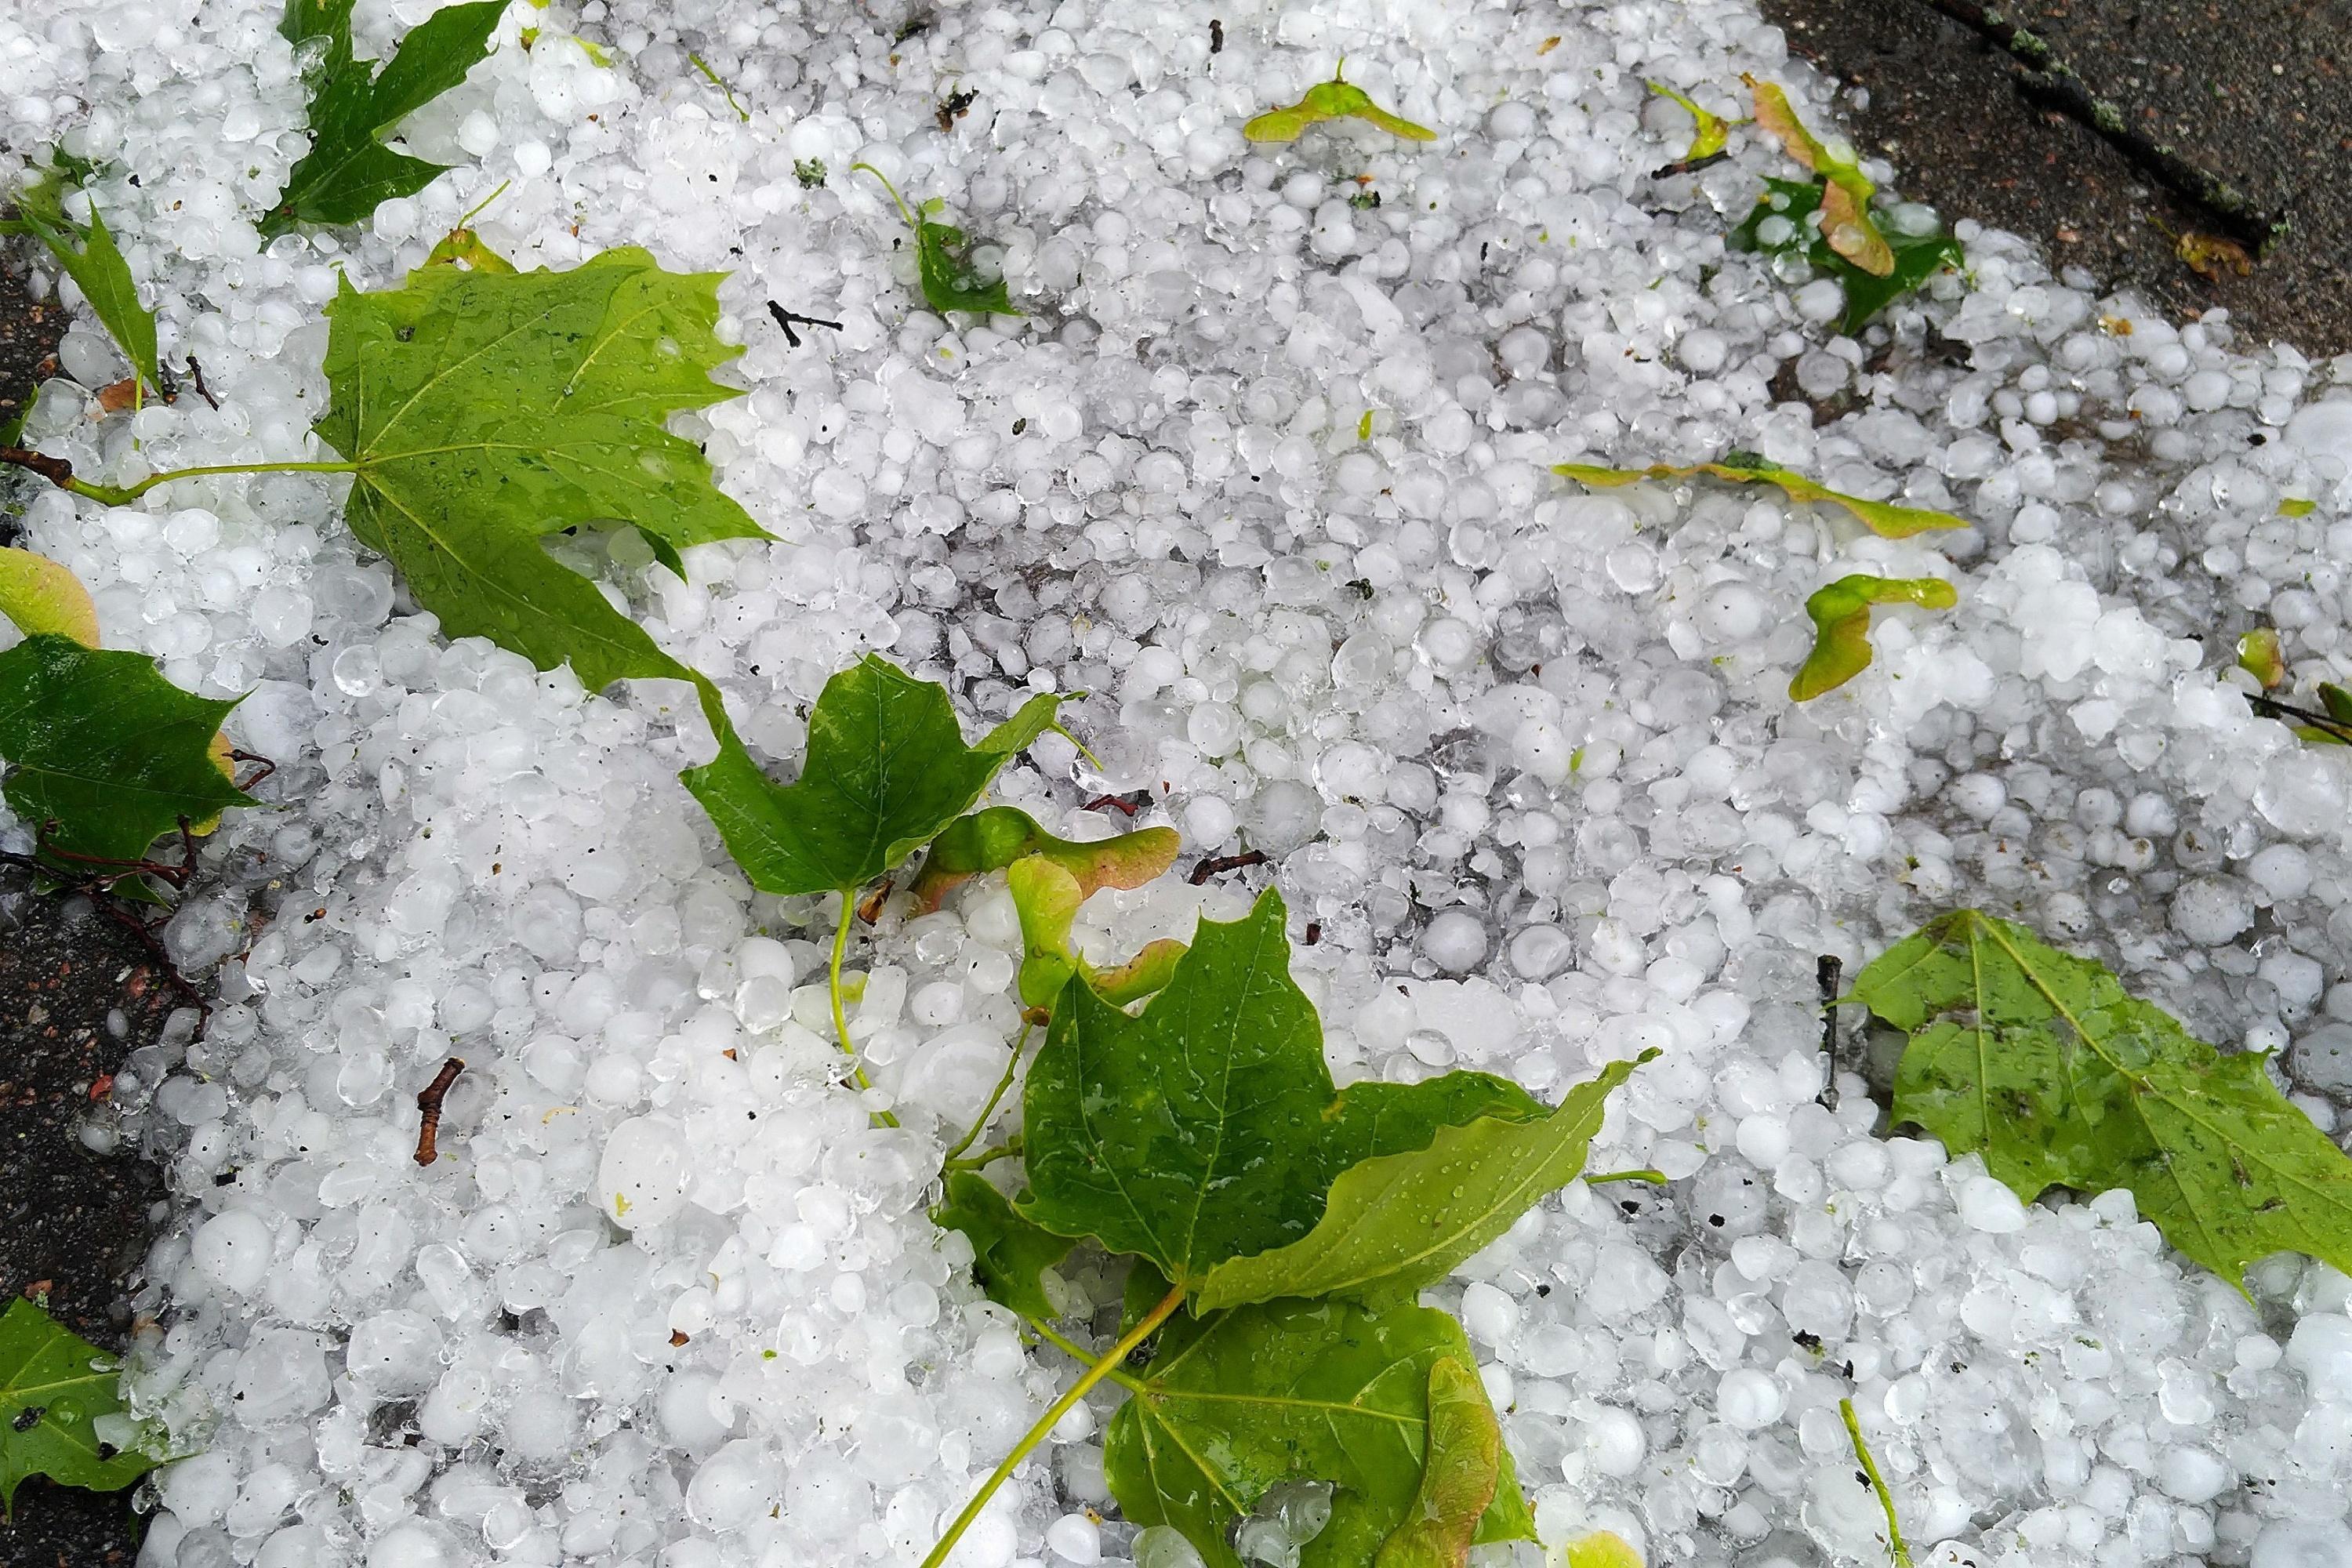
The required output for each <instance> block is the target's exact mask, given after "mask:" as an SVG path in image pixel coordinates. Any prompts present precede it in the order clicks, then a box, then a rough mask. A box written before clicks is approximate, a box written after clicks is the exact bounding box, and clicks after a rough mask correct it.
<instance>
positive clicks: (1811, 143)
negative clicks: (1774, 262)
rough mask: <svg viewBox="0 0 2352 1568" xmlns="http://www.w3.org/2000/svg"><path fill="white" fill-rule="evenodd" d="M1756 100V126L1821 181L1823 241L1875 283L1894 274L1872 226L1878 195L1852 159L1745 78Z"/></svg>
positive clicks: (1780, 98)
mask: <svg viewBox="0 0 2352 1568" xmlns="http://www.w3.org/2000/svg"><path fill="white" fill-rule="evenodd" d="M1740 80H1742V81H1744V82H1746V83H1747V84H1748V90H1749V91H1750V92H1752V93H1753V94H1754V95H1755V101H1756V123H1757V124H1759V125H1760V126H1762V127H1763V128H1764V129H1765V130H1766V131H1768V132H1770V133H1771V135H1772V137H1773V139H1774V140H1775V141H1777V142H1780V145H1781V147H1782V149H1783V150H1785V151H1786V152H1787V153H1788V154H1789V156H1790V157H1791V158H1793V159H1795V160H1796V161H1797V162H1798V163H1802V164H1803V165H1804V166H1805V167H1806V168H1808V169H1810V170H1811V171H1812V172H1813V173H1814V174H1819V175H1821V176H1822V179H1823V180H1824V181H1826V182H1827V184H1825V185H1824V186H1823V187H1822V237H1823V238H1824V239H1826V240H1827V241H1828V242H1829V247H1830V248H1831V249H1832V250H1833V251H1835V252H1837V254H1838V255H1840V256H1843V257H1844V258H1846V259H1847V260H1848V261H1851V262H1853V264H1854V265H1855V266H1856V267H1858V268H1862V270H1864V272H1867V273H1870V274H1871V275H1873V276H1874V277H1878V278H1884V277H1885V276H1887V275H1888V274H1889V273H1891V272H1893V271H1894V270H1895V253H1894V251H1893V250H1891V249H1890V248H1888V247H1887V243H1886V237H1885V236H1884V235H1882V234H1880V233H1879V232H1878V226H1877V225H1876V224H1874V223H1873V222H1872V221H1871V217H1870V198H1871V197H1872V195H1874V194H1875V193H1876V191H1877V189H1878V187H1877V186H1875V185H1874V184H1871V183H1870V177H1869V176H1868V175H1866V174H1864V173H1863V172H1862V169H1861V166H1860V165H1859V164H1857V163H1855V162H1854V161H1853V158H1852V157H1851V156H1849V155H1847V154H1845V153H1841V152H1839V151H1838V150H1836V149H1834V148H1832V147H1831V146H1829V145H1828V144H1827V143H1825V142H1822V140H1821V139H1820V138H1819V137H1817V136H1815V135H1814V134H1813V133H1812V132H1810V131H1808V130H1806V129H1805V126H1804V122H1803V121H1801V120H1799V119H1798V118H1797V111H1796V110H1795V109H1794V108H1792V107H1790V103H1789V95H1788V94H1787V93H1785V92H1783V91H1782V90H1781V89H1780V84H1778V83H1777V82H1769V81H1759V80H1757V79H1756V78H1754V77H1752V76H1748V75H1742V76H1741V77H1740Z"/></svg>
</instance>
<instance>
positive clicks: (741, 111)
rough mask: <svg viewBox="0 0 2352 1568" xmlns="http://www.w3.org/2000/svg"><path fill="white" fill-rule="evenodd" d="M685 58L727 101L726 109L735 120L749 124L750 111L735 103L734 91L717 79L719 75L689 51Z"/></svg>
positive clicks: (698, 56)
mask: <svg viewBox="0 0 2352 1568" xmlns="http://www.w3.org/2000/svg"><path fill="white" fill-rule="evenodd" d="M686 58H688V59H689V60H692V61H693V62H694V68H695V69H696V70H698V71H700V72H701V73H702V74H703V75H704V76H706V77H708V78H709V79H710V85H711V86H713V87H715V88H717V89H719V94H720V96H722V97H724V98H725V99H726V100H727V107H728V108H730V109H731V110H734V111H735V118H736V119H738V120H740V121H742V122H743V123H744V124H746V125H749V124H751V110H748V109H746V108H744V107H743V106H742V105H741V104H740V103H738V102H736V101H735V89H733V88H731V87H729V86H728V85H727V84H726V83H725V82H723V81H720V80H719V73H718V72H717V71H715V70H712V69H711V68H710V65H709V62H708V61H707V60H705V59H704V58H702V57H701V56H700V55H698V54H695V53H693V52H691V51H688V54H687V57H686Z"/></svg>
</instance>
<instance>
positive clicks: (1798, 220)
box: [1724, 179, 1968, 337]
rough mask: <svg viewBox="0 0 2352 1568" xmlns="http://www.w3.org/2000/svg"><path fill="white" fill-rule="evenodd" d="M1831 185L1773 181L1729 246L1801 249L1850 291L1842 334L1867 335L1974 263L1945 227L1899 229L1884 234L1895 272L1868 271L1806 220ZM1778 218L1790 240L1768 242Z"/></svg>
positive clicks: (1841, 320)
mask: <svg viewBox="0 0 2352 1568" xmlns="http://www.w3.org/2000/svg"><path fill="white" fill-rule="evenodd" d="M1826 185H1827V182H1826V181H1823V180H1776V179H1767V180H1766V181H1765V182H1764V189H1765V195H1763V197H1762V198H1761V199H1759V201H1758V202H1757V204H1756V205H1755V206H1754V207H1752V208H1751V209H1749V211H1748V216H1747V217H1746V218H1744V219H1742V220H1741V222H1740V223H1739V225H1738V226H1737V227H1735V228H1734V229H1733V230H1732V231H1731V232H1730V233H1729V234H1728V235H1727V236H1725V237H1724V243H1725V244H1727V245H1728V246H1729V247H1731V248H1732V249H1734V250H1750V251H1762V252H1764V253H1766V254H1768V255H1773V256H1778V255H1781V254H1783V253H1785V252H1788V251H1791V250H1793V251H1798V252H1801V254H1802V255H1803V256H1804V258H1805V259H1806V260H1807V261H1808V262H1810V263H1811V265H1812V266H1813V268H1815V269H1816V270H1818V271H1822V272H1826V273H1827V274H1829V275H1830V276H1831V277H1832V278H1834V279H1837V280H1838V283H1839V286H1840V287H1842V288H1843V289H1844V290H1845V309H1844V310H1843V312H1842V313H1841V314H1840V315H1839V317H1838V321H1837V330H1838V331H1841V332H1843V333H1844V334H1845V335H1846V336H1848V337H1852V336H1853V334H1855V333H1856V332H1859V331H1862V329H1863V327H1864V325H1866V324H1867V323H1868V322H1869V321H1871V320H1872V318H1874V317H1875V316H1876V315H1877V314H1878V313H1879V311H1881V310H1885V308H1886V307H1887V306H1888V305H1890V304H1892V303H1894V302H1895V300H1898V299H1900V298H1902V297H1903V296H1904V295H1906V294H1908V293H1910V292H1911V291H1912V290H1913V289H1916V288H1918V287H1919V286H1920V285H1921V284H1923V283H1925V282H1927V279H1930V278H1933V277H1934V276H1936V274H1937V273H1938V272H1944V271H1948V270H1949V269H1951V268H1956V267H1958V266H1959V265H1961V264H1962V263H1963V262H1964V261H1966V260H1967V259H1968V257H1967V253H1966V252H1965V251H1963V250H1962V249H1961V248H1960V242H1959V241H1958V240H1957V239H1955V238H1954V237H1952V236H1951V235H1950V234H1949V233H1948V232H1946V231H1945V230H1944V229H1942V228H1940V227H1938V228H1937V229H1935V230H1934V231H1932V232H1930V233H1926V234H1906V233H1903V232H1901V231H1899V230H1898V231H1896V232H1895V233H1893V234H1885V235H1884V236H1883V237H1884V238H1885V241H1886V245H1887V248H1888V249H1889V250H1890V251H1891V252H1892V253H1893V254H1894V257H1895V268H1894V270H1893V271H1891V272H1888V273H1886V274H1885V275H1884V276H1880V275H1877V274H1874V273H1870V272H1865V271H1864V270H1863V269H1862V268H1859V267H1856V266H1855V265H1854V264H1853V262H1851V261H1848V260H1847V259H1846V258H1844V257H1843V256H1840V255H1839V254H1838V253H1837V252H1836V251H1834V250H1832V249H1831V248H1830V245H1829V241H1828V239H1827V238H1825V237H1823V234H1822V230H1820V229H1818V228H1816V227H1814V226H1812V225H1811V224H1810V223H1808V222H1807V221H1806V219H1807V218H1809V217H1811V216H1812V215H1813V213H1814V212H1816V211H1818V210H1819V209H1820V207H1821V205H1822V193H1823V191H1824V189H1825V188H1826ZM1776 217H1779V218H1785V219H1787V220H1788V223H1789V231H1788V233H1787V234H1786V235H1785V236H1784V237H1780V238H1778V239H1775V240H1770V241H1768V240H1766V238H1765V237H1764V226H1765V224H1766V222H1767V221H1768V220H1769V219H1772V218H1776Z"/></svg>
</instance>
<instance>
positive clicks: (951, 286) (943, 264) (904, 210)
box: [850, 163, 1022, 316]
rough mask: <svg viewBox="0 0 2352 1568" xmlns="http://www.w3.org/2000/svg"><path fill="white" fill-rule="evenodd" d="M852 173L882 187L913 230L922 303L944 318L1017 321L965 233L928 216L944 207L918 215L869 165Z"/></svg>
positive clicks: (927, 206) (1009, 299)
mask: <svg viewBox="0 0 2352 1568" xmlns="http://www.w3.org/2000/svg"><path fill="white" fill-rule="evenodd" d="M850 167H851V168H852V169H863V170H865V171H866V173H867V174H871V175H873V176H874V177H875V178H876V179H877V180H879V181H881V182H882V188H883V189H884V190H886V191H887V192H889V193H890V199H891V201H892V202H894V203H896V204H897V205H898V216H900V217H902V218H904V219H906V220H907V226H908V228H910V229H912V230H914V231H915V278H916V281H917V283H918V284H919V286H920V287H921V289H922V290H923V299H924V301H925V302H926V303H928V304H929V306H930V308H931V309H932V310H937V311H939V312H940V314H941V315H945V314H947V313H948V312H949V311H950V310H972V311H976V312H978V313H980V314H982V315H993V316H1018V315H1020V314H1022V312H1021V311H1020V310H1018V309H1016V308H1015V307H1014V305H1013V296H1012V295H1011V294H1009V293H1007V292H1006V291H1005V285H1004V279H1002V278H997V279H987V278H983V277H982V275H981V274H980V273H979V272H978V271H976V270H974V269H973V268H972V266H971V259H970V256H971V246H970V245H968V244H967V243H966V242H965V238H964V232H963V230H962V229H961V228H958V227H957V226H955V225H953V224H951V223H935V222H933V221H932V220H931V218H930V216H929V214H930V213H931V212H932V211H933V210H935V209H937V208H938V207H939V205H940V203H939V202H937V201H935V200H934V201H929V202H926V203H924V204H923V211H922V212H921V213H918V212H916V211H915V210H914V209H913V208H912V207H909V206H908V205H907V201H906V198H905V197H904V196H901V195H899V194H898V186H896V185H894V184H891V183H890V177H889V176H888V175H887V174H884V173H883V172H882V171H881V170H879V169H877V168H876V167H875V166H874V165H873V164H871V163H852V164H851V165H850Z"/></svg>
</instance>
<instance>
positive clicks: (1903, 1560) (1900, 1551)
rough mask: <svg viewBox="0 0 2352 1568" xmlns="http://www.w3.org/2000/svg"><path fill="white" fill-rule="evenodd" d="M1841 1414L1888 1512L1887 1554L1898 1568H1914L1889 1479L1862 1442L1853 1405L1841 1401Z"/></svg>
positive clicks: (1856, 1454) (1857, 1455) (1866, 1473)
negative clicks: (1890, 1489)
mask: <svg viewBox="0 0 2352 1568" xmlns="http://www.w3.org/2000/svg"><path fill="white" fill-rule="evenodd" d="M1838 1414H1839V1415H1843V1416H1844V1417H1845V1435H1846V1436H1848V1437H1851V1438H1852V1439H1853V1457H1854V1458H1857V1459H1859V1460H1861V1461H1862V1473H1863V1475H1864V1477H1865V1478H1866V1479H1868V1480H1869V1482H1870V1489H1871V1490H1872V1491H1874V1492H1876V1493H1877V1494H1878V1506H1879V1507H1881V1508H1883V1509H1885V1510H1886V1550H1887V1551H1888V1552H1889V1553H1891V1554H1892V1555H1893V1557H1894V1559H1895V1568H1911V1549H1910V1548H1909V1547H1907V1546H1906V1545H1904V1544H1903V1526H1902V1524H1901V1523H1900V1521H1897V1520H1896V1519H1895V1497H1894V1494H1893V1493H1891V1492H1889V1491H1888V1490H1887V1489H1886V1479H1885V1477H1884V1476H1881V1475H1880V1474H1879V1473H1878V1461H1877V1460H1876V1459H1874V1458H1871V1457H1870V1445H1869V1444H1867V1443H1865V1442H1864V1441H1863V1440H1862V1422H1861V1421H1860V1420H1859V1419H1858V1418H1857V1417H1856V1416H1855V1415H1854V1413H1853V1400H1851V1399H1841V1400H1839V1401H1838Z"/></svg>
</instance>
